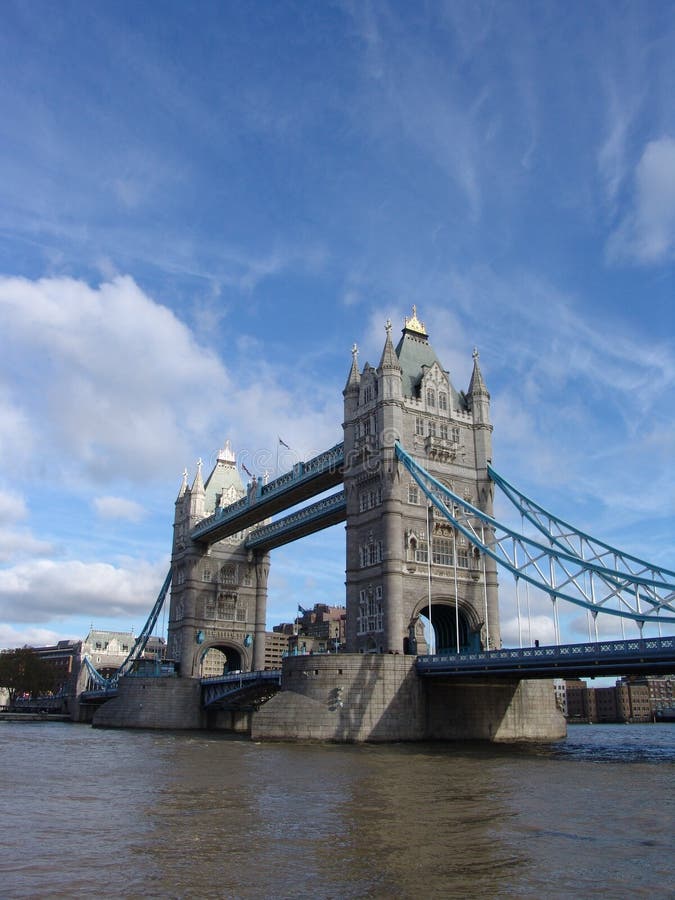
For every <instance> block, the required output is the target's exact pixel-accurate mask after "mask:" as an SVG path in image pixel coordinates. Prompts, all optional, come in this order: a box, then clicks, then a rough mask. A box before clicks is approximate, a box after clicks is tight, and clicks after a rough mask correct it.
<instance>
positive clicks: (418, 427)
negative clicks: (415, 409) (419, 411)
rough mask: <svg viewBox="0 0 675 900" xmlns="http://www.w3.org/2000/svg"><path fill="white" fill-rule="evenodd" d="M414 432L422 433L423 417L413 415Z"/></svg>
mask: <svg viewBox="0 0 675 900" xmlns="http://www.w3.org/2000/svg"><path fill="white" fill-rule="evenodd" d="M415 434H421V435H424V419H423V418H422V416H415Z"/></svg>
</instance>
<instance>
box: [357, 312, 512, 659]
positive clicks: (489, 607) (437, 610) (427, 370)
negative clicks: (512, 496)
mask: <svg viewBox="0 0 675 900" xmlns="http://www.w3.org/2000/svg"><path fill="white" fill-rule="evenodd" d="M391 331H392V326H391V323H390V322H387V324H386V339H385V343H384V348H383V351H382V356H381V359H380V362H379V365H378V366H377V368H374V367H373V366H371V365H370V364H369V363H366V364H365V365H364V367H363V370H359V365H358V351H357V348H356V346H354V348H353V350H352V366H351V370H350V372H349V376H348V378H347V383H346V385H345V389H344V391H343V395H344V425H343V427H344V442H345V463H344V486H345V495H346V501H347V524H346V533H347V550H346V592H347V596H346V604H347V649H348V650H349V651H352V652H363V653H368V652H371V653H413V654H414V653H423V652H427V651H429V650H432V649H433V650H435V651H436V652H440V651H442V650H449V651H456V650H457V649H458V648H459V649H460V650H462V649H464V650H466V649H480V648H483V649H487V648H490V649H493V648H496V647H499V646H501V639H500V630H499V610H498V600H497V573H496V566H495V564H494V562H493V561H492V560H491V559H489V558H486V557H484V556H483V555H480V554H479V553H478V552H477V551H475V550H474V549H473V548H472V547H471V546H470V545H469V544H468V542H467V541H466V539H465V538H464V537H463V536H462V535H461V534H460V533H458V532H457V531H456V530H455V529H454V528H453V527H452V526H451V524H450V523H449V522H448V521H447V520H441V518H440V516H439V515H438V514H436V515H434V514H433V511H432V509H431V508H430V506H429V504H428V502H427V499H426V497H425V496H424V495H423V493H422V491H421V490H420V488H419V487H418V485H417V484H416V483H415V482H414V481H413V480H412V478H411V476H410V475H409V474H408V473H407V471H406V470H405V469H404V468H403V466H402V465H401V464H400V463H399V462H398V460H397V457H396V452H395V445H396V442H397V441H400V442H401V444H402V446H403V448H404V449H405V450H406V451H407V452H408V453H410V454H411V455H412V456H413V457H414V458H415V459H416V460H418V461H419V462H420V463H421V465H422V466H424V468H425V469H427V470H428V471H429V472H430V473H431V474H432V475H433V476H434V477H435V478H437V479H438V480H439V481H441V482H442V483H443V484H445V485H446V486H448V487H449V488H450V489H451V490H453V491H454V492H455V493H457V494H459V495H461V496H462V497H464V498H466V499H468V500H470V502H471V503H472V504H474V505H475V506H477V507H478V508H480V509H482V510H484V511H485V512H487V513H489V514H490V515H492V498H493V488H492V484H491V482H490V479H489V477H488V473H487V466H488V464H489V463H490V462H491V461H492V459H491V457H492V424H491V422H490V395H489V393H488V390H487V388H486V386H485V382H484V380H483V376H482V374H481V371H480V367H479V363H478V353H477V351H476V350H474V353H473V372H472V375H471V380H470V383H469V386H468V389H467V391H466V393H464V392H462V391H458V390H457V389H456V388H455V387H454V385H453V383H452V381H451V378H450V373H449V372H448V371H447V370H446V369H445V368H444V367H443V365H442V364H441V362H440V361H439V359H438V357H437V356H436V353H435V351H434V349H433V347H432V346H431V344H430V343H429V335H428V334H427V331H426V328H425V326H424V323H423V322H421V321H420V320H419V319H418V317H417V311H416V309H415V307H413V314H412V316H411V317H409V318H406V319H405V324H404V328H403V331H402V335H401V338H400V340H399V342H398V344H397V345H396V347H394V344H393V342H392V337H391ZM424 619H426V620H427V621H428V620H429V619H430V620H431V626H432V628H431V629H429V627H428V626H427V627H426V628H425V626H424V621H423V620H424ZM431 634H433V639H432V640H431V641H430V643H431V645H432V646H431V647H429V646H428V642H427V636H429V637H431Z"/></svg>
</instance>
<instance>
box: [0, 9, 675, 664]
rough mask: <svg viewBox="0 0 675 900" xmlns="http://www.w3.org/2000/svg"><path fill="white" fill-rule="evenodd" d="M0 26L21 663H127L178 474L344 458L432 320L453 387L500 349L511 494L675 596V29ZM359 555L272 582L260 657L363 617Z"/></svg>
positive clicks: (312, 21)
mask: <svg viewBox="0 0 675 900" xmlns="http://www.w3.org/2000/svg"><path fill="white" fill-rule="evenodd" d="M2 20H3V22H2V29H0V345H1V347H2V354H1V357H0V647H2V646H16V645H18V644H23V643H26V642H28V643H38V644H39V643H46V642H51V641H52V640H56V639H58V638H63V637H68V638H79V637H83V636H84V635H85V634H86V632H87V630H88V628H89V625H90V624H93V625H94V626H95V627H99V628H121V629H125V630H128V629H130V628H132V627H133V628H134V629H135V630H136V631H137V632H138V630H140V628H141V627H142V625H143V622H144V621H145V618H146V616H147V613H148V612H149V610H150V607H151V605H152V602H153V600H154V598H155V596H156V594H157V592H158V590H159V588H160V586H161V583H162V580H163V577H164V574H165V572H166V570H167V567H168V561H169V553H170V543H171V525H172V516H173V503H174V500H175V497H176V494H177V491H178V488H179V485H180V480H181V473H182V470H183V468H184V467H186V466H187V468H188V470H189V472H190V475H191V477H192V476H193V475H194V472H195V462H196V460H197V458H198V457H202V458H203V459H204V460H205V464H206V469H207V470H208V468H209V464H210V463H211V462H212V461H213V460H214V458H215V453H216V451H217V449H218V447H220V446H222V444H223V442H224V441H225V439H226V438H230V439H231V441H232V444H233V446H234V448H235V449H236V450H237V452H238V454H239V458H240V460H242V461H244V462H245V463H246V465H247V466H248V467H249V468H252V467H253V468H254V469H256V471H258V472H261V471H262V470H263V469H264V468H265V466H266V465H268V466H269V465H271V466H272V467H273V465H274V463H275V461H276V459H275V457H276V449H277V446H278V444H277V441H278V436H281V437H282V438H283V439H284V441H286V443H288V444H289V445H290V446H291V447H292V448H293V450H294V451H295V453H297V454H298V455H299V456H301V457H302V456H306V455H309V454H312V453H314V452H316V451H318V450H321V449H324V448H326V447H328V446H330V445H331V444H332V443H334V442H336V441H338V440H340V439H341V422H342V394H341V391H342V388H343V386H344V382H345V379H346V376H347V373H348V370H349V366H350V362H351V354H350V348H351V346H352V343H353V342H354V341H356V342H357V343H358V345H359V347H360V351H361V352H360V363H361V364H363V363H365V362H366V360H369V361H370V362H371V363H373V364H377V361H378V360H379V355H380V352H381V347H382V344H383V341H384V335H385V332H384V323H385V321H386V319H387V317H390V318H391V319H392V321H393V323H394V327H395V334H396V333H397V330H398V328H399V327H402V324H403V316H404V315H406V314H408V315H409V314H410V309H411V306H412V304H413V303H414V304H416V305H417V307H418V310H419V315H420V318H421V319H423V320H424V321H425V322H426V325H427V328H428V330H429V333H430V337H431V342H432V344H433V346H434V348H435V349H436V352H437V354H438V356H439V358H440V359H441V360H442V361H443V363H444V364H445V366H446V367H447V368H448V369H449V371H450V374H451V377H452V379H453V382H454V384H455V386H456V387H457V388H458V389H466V387H467V386H468V380H469V376H470V371H471V351H472V349H473V347H474V345H476V346H477V347H478V348H479V351H480V360H481V367H482V370H483V374H484V377H485V380H486V382H487V385H488V388H489V389H490V392H491V395H492V415H493V421H494V425H495V431H494V464H495V468H496V469H497V470H498V471H500V472H501V473H502V474H503V475H504V476H505V477H506V478H507V479H509V480H510V481H511V482H513V483H514V484H516V485H518V486H519V487H521V488H522V489H523V490H524V491H525V492H526V493H527V494H529V495H530V496H532V497H534V498H536V499H537V500H538V501H539V502H540V503H542V504H543V505H544V506H546V507H547V508H549V509H552V510H554V511H555V512H557V513H558V514H559V515H561V516H562V517H563V518H566V519H568V520H571V521H572V522H574V523H576V524H578V525H579V526H580V527H582V528H583V529H584V530H586V531H589V532H591V533H592V534H594V535H596V536H598V537H601V538H604V539H605V540H607V541H609V542H610V543H613V544H616V545H618V546H620V547H624V548H625V549H626V550H628V551H630V552H632V553H634V554H636V555H639V556H643V557H646V558H648V559H650V560H653V561H654V562H655V563H657V564H660V565H663V566H666V567H668V568H671V569H675V547H674V541H673V538H674V535H675V502H674V501H675V489H674V487H673V464H672V459H673V455H674V451H675V423H674V421H673V413H674V411H675V312H674V311H673V300H674V298H675V283H674V281H675V280H674V277H673V273H674V262H675V103H673V97H675V62H673V61H674V60H675V6H673V4H672V3H667V2H659V0H653V2H650V3H642V2H634V3H617V2H611V3H610V2H607V3H602V2H588V3H571V4H570V3H561V2H553V3H544V2H542V3H536V4H535V3H521V2H514V3H508V2H503V3H481V2H467V3H461V2H447V3H443V2H440V0H439V2H433V3H419V4H409V3H403V2H401V3H396V2H347V0H345V2H339V0H336V2H325V3H302V2H278V3H266V2H249V3H234V2H218V3H216V2H196V3H190V4H185V3H173V2H163V3H161V4H156V3H147V2H146V3H138V2H134V3H127V2H118V3H115V4H102V3H98V4H92V3H85V2H78V0H75V2H65V0H64V2H60V3H58V4H54V3H51V2H39V0H33V2H31V3H24V2H20V0H18V2H12V0H6V2H5V3H4V4H3V8H2ZM282 449H283V448H282ZM292 461H293V456H292V455H290V456H289V458H288V459H287V460H284V459H283V457H282V462H288V463H290V462H292ZM343 541H344V538H343V532H342V530H341V528H334V529H331V530H330V531H328V532H325V533H323V534H321V535H317V536H314V537H312V538H309V539H307V540H306V541H304V542H302V543H301V544H298V545H297V546H294V547H291V548H287V549H285V550H279V551H276V552H275V554H274V556H273V561H272V573H271V576H270V595H269V605H268V624H269V625H270V626H271V625H272V624H274V623H275V622H277V621H280V620H284V619H288V618H291V617H292V616H293V614H294V611H295V610H296V609H297V603H298V602H301V603H302V604H303V605H304V606H307V605H311V603H313V602H317V601H322V602H329V603H342V602H344V586H343V581H344V559H343V555H344V547H343ZM502 617H503V636H504V638H505V641H506V642H507V643H510V644H513V643H514V642H515V639H516V637H517V634H516V630H515V624H514V622H515V620H514V614H513V607H512V589H510V588H509V587H508V586H505V589H504V608H503V610H502ZM535 629H536V633H535V635H534V636H535V637H536V636H539V637H540V638H541V639H542V640H546V639H547V637H549V636H550V635H551V629H550V620H549V618H548V613H547V609H545V608H544V606H541V608H539V607H537V617H536V620H535ZM579 635H581V636H583V626H582V625H579V623H578V622H576V620H574V621H572V622H571V624H570V631H569V632H568V634H567V635H564V636H566V637H568V638H570V639H573V638H574V637H577V636H579Z"/></svg>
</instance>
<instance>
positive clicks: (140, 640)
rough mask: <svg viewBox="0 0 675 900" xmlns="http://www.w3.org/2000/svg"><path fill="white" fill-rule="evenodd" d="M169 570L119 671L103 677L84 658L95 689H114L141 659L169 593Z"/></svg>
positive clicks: (87, 659)
mask: <svg viewBox="0 0 675 900" xmlns="http://www.w3.org/2000/svg"><path fill="white" fill-rule="evenodd" d="M171 574H172V572H171V569H169V572H168V574H167V576H166V578H165V579H164V584H163V585H162V588H161V590H160V592H159V595H158V596H157V599H156V600H155V604H154V606H153V607H152V609H151V611H150V615H149V616H148V619H147V621H146V623H145V625H144V626H143V629H142V630H141V633H140V634H139V635H138V637H137V638H136V640H135V641H134V645H133V647H132V648H131V650H130V651H129V654H128V656H127V658H126V659H125V660H124V662H123V663H122V665H121V666H120V667H119V669H118V670H117V671H116V672H115V674H114V675H111V676H110V678H106V677H105V676H104V675H101V673H100V672H99V671H98V669H97V668H96V667H95V666H94V664H93V663H92V662H91V660H90V659H89V657H88V656H85V657H84V664H85V666H86V668H87V671H88V672H89V675H90V676H91V679H92V681H93V682H94V683H95V684H96V687H97V689H100V690H108V689H110V688H114V687H116V686H117V682H118V680H119V679H120V677H121V676H123V675H128V674H129V672H130V671H131V670H132V668H133V666H134V663H135V662H136V661H137V660H139V659H140V658H141V656H142V655H143V651H144V650H145V645H146V644H147V643H148V638H149V637H150V635H151V634H152V632H153V629H154V627H155V625H156V624H157V619H158V618H159V614H160V612H161V611H162V607H163V606H164V601H165V600H166V595H167V593H168V592H169V586H170V585H171Z"/></svg>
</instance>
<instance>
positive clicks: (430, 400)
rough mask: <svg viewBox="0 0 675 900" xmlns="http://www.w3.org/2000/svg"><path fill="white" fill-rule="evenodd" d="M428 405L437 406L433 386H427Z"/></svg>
mask: <svg viewBox="0 0 675 900" xmlns="http://www.w3.org/2000/svg"><path fill="white" fill-rule="evenodd" d="M427 406H431V407H434V406H436V394H435V393H434V391H433V390H432V389H431V388H427Z"/></svg>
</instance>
